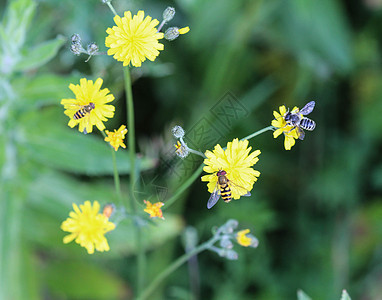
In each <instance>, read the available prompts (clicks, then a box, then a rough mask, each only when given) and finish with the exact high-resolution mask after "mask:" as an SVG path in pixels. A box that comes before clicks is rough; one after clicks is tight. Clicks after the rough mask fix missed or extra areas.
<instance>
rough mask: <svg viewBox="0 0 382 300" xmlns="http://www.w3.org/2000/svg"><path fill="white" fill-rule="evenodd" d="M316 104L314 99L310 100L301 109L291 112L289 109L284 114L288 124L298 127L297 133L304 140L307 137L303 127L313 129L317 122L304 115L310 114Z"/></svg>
mask: <svg viewBox="0 0 382 300" xmlns="http://www.w3.org/2000/svg"><path fill="white" fill-rule="evenodd" d="M315 104H316V103H315V102H314V101H310V102H308V103H307V104H306V105H305V106H304V107H303V108H302V109H301V110H298V109H297V110H296V111H292V112H289V110H288V111H287V112H286V113H285V115H284V116H283V117H284V120H285V122H286V123H287V125H290V126H293V129H295V128H296V131H297V135H298V138H299V139H300V140H303V139H304V137H305V132H304V131H303V129H305V130H309V131H312V130H314V128H316V122H314V121H313V120H311V119H309V118H307V117H304V115H308V114H310V113H311V112H312V111H313V109H314V106H315ZM293 129H292V130H293Z"/></svg>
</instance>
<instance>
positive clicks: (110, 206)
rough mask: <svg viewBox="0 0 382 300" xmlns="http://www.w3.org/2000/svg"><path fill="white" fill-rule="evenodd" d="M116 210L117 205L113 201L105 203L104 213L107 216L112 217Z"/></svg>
mask: <svg viewBox="0 0 382 300" xmlns="http://www.w3.org/2000/svg"><path fill="white" fill-rule="evenodd" d="M114 212H115V205H114V204H113V203H108V204H105V205H104V207H103V209H102V214H103V215H104V216H105V217H107V218H110V217H111V216H112V215H113V214H114Z"/></svg>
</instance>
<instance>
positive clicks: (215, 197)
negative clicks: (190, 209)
mask: <svg viewBox="0 0 382 300" xmlns="http://www.w3.org/2000/svg"><path fill="white" fill-rule="evenodd" d="M219 198H220V188H219V183H216V186H215V189H214V191H213V192H212V194H211V196H210V199H208V202H207V208H208V209H210V208H211V207H213V206H214V205H215V204H216V203H217V202H218V201H219Z"/></svg>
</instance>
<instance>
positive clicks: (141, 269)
mask: <svg viewBox="0 0 382 300" xmlns="http://www.w3.org/2000/svg"><path fill="white" fill-rule="evenodd" d="M123 73H124V77H125V90H126V101H127V105H126V108H127V112H126V113H127V127H128V128H129V135H128V139H127V141H128V147H129V156H130V197H129V198H130V199H131V201H130V206H131V210H132V212H133V214H136V213H137V205H136V203H135V199H134V187H135V183H136V182H137V175H138V172H137V170H136V168H135V156H136V153H135V126H134V102H133V93H132V87H131V76H130V70H129V68H128V67H124V68H123ZM134 229H135V239H136V242H137V264H138V284H137V295H140V293H141V291H142V289H143V286H144V274H145V269H146V267H145V266H146V255H145V252H144V250H143V236H142V232H141V228H140V226H139V225H137V224H136V226H134Z"/></svg>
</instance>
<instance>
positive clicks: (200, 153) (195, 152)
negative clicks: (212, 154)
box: [179, 137, 207, 158]
mask: <svg viewBox="0 0 382 300" xmlns="http://www.w3.org/2000/svg"><path fill="white" fill-rule="evenodd" d="M179 140H180V141H181V142H182V144H183V145H186V143H185V142H184V140H183V138H182V137H180V138H179ZM186 147H187V149H188V151H189V152H191V153H194V154H196V155H199V156H201V157H203V158H207V157H206V156H205V155H204V153H203V152H200V151H197V150H194V149H191V148H190V147H188V146H187V145H186Z"/></svg>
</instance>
